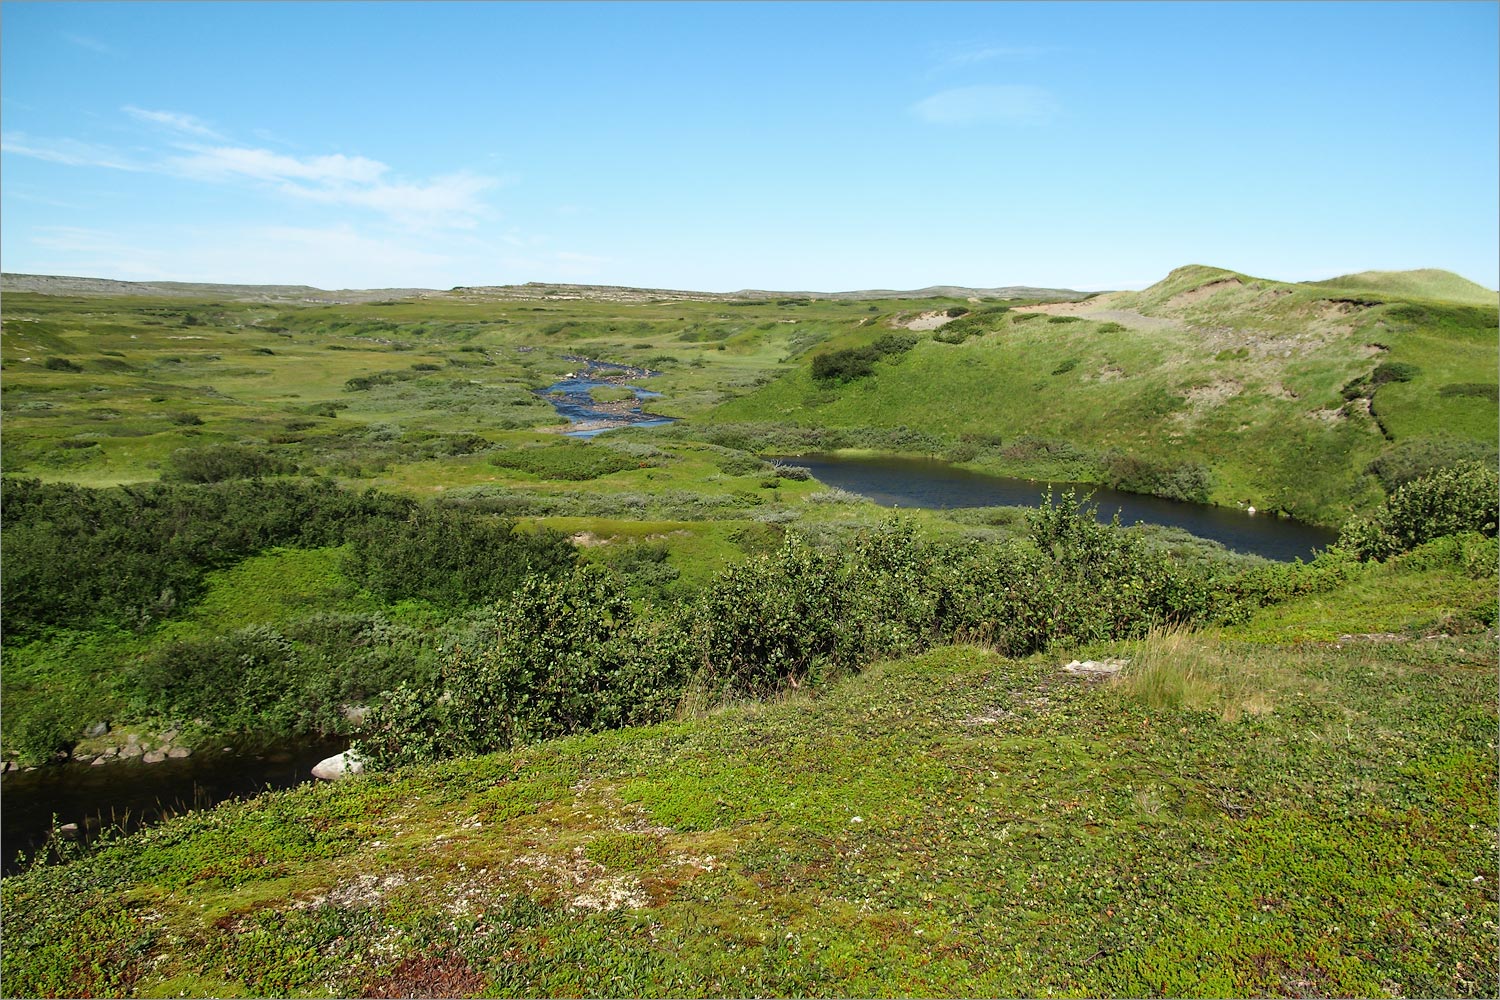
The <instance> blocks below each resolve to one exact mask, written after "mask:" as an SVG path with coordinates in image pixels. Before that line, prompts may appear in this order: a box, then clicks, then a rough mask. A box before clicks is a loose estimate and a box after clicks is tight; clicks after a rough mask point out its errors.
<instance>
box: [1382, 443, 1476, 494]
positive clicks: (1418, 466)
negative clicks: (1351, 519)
mask: <svg viewBox="0 0 1500 1000" xmlns="http://www.w3.org/2000/svg"><path fill="white" fill-rule="evenodd" d="M1496 459H1497V451H1496V447H1495V445H1494V443H1492V442H1490V443H1487V442H1483V441H1475V440H1472V439H1469V438H1455V437H1423V438H1407V439H1404V440H1402V441H1400V442H1397V443H1396V444H1392V445H1389V446H1387V448H1386V449H1385V451H1384V452H1382V453H1381V455H1380V457H1379V458H1377V459H1375V460H1374V461H1373V462H1371V463H1370V464H1369V465H1367V466H1365V471H1366V472H1368V473H1369V474H1370V475H1372V476H1374V477H1375V478H1376V479H1379V480H1380V485H1381V486H1382V487H1384V488H1385V491H1386V493H1394V492H1396V490H1397V489H1399V488H1400V487H1402V486H1405V485H1406V484H1407V483H1409V482H1411V481H1412V480H1414V479H1420V478H1421V477H1423V476H1426V475H1429V474H1431V473H1433V472H1436V471H1438V470H1439V469H1444V468H1447V467H1449V466H1453V465H1458V464H1459V463H1461V462H1469V461H1473V462H1485V463H1488V464H1490V465H1494V464H1495V463H1496Z"/></svg>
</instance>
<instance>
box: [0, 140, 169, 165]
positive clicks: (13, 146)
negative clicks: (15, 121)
mask: <svg viewBox="0 0 1500 1000" xmlns="http://www.w3.org/2000/svg"><path fill="white" fill-rule="evenodd" d="M0 150H4V151H5V152H7V153H15V154H17V155H19V156H29V157H31V158H32V159H36V160H46V161H47V162H48V163H62V164H65V165H67V166H70V167H108V168H110V169H112V170H137V171H139V170H146V169H149V167H148V166H147V165H145V164H142V163H140V162H137V161H136V160H134V159H132V158H131V157H129V156H127V155H126V154H124V153H121V152H120V151H119V150H117V149H113V148H111V147H109V146H101V145H98V144H96V143H92V142H80V141H78V140H77V139H47V138H42V137H39V136H31V135H27V134H26V133H25V132H7V133H5V134H4V135H3V136H0Z"/></svg>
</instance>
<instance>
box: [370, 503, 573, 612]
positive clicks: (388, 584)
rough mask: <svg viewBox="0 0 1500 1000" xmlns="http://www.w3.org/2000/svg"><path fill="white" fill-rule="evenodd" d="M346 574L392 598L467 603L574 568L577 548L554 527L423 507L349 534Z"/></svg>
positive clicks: (450, 604) (375, 520)
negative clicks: (530, 527)
mask: <svg viewBox="0 0 1500 1000" xmlns="http://www.w3.org/2000/svg"><path fill="white" fill-rule="evenodd" d="M348 538H349V542H350V552H349V557H348V559H347V560H346V562H345V566H344V572H345V573H346V574H347V575H348V576H349V578H350V579H351V580H354V581H355V582H357V583H359V584H360V585H361V586H363V587H365V588H367V589H368V590H370V591H371V592H372V593H374V594H376V595H377V596H379V597H380V598H382V599H383V600H386V601H399V600H402V599H404V598H410V597H416V598H421V599H422V600H426V601H431V602H432V603H434V604H439V605H445V606H448V607H460V606H463V605H466V604H475V603H480V602H484V601H493V600H496V599H498V598H500V597H503V596H504V595H506V594H508V593H510V592H511V591H512V590H514V589H515V588H516V586H518V585H519V584H520V583H521V581H522V580H523V579H525V578H526V577H527V576H528V575H530V574H543V575H549V576H550V575H555V574H557V573H560V572H564V571H566V570H567V569H569V568H570V567H572V565H573V563H574V560H575V558H576V550H575V549H574V548H573V546H572V545H571V544H570V543H569V542H568V540H567V538H566V536H564V535H562V534H559V533H558V532H555V531H550V530H540V531H518V530H516V527H515V524H514V523H513V522H512V521H510V520H507V519H504V518H497V517H493V516H489V515H484V514H476V513H473V512H471V511H465V510H453V509H445V508H437V507H416V508H414V509H413V510H411V511H410V513H409V514H408V515H407V516H406V517H404V518H402V519H399V520H398V519H392V518H372V519H370V520H367V521H364V522H362V523H360V524H357V525H354V526H352V527H351V529H350V531H349V532H348Z"/></svg>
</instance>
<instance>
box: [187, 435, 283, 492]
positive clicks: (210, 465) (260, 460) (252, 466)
mask: <svg viewBox="0 0 1500 1000" xmlns="http://www.w3.org/2000/svg"><path fill="white" fill-rule="evenodd" d="M296 471H297V464H296V463H295V462H292V461H289V460H287V459H285V458H282V457H281V456H280V455H277V454H274V453H273V452H271V451H268V450H267V449H265V448H257V447H252V446H249V445H241V444H211V445H203V446H201V447H196V448H179V449H177V450H176V451H174V452H173V453H172V455H171V457H170V458H168V459H167V468H166V470H165V471H163V472H162V476H161V478H162V481H163V482H173V483H221V482H224V481H225V480H229V479H259V478H261V477H262V476H289V475H293V474H295V473H296Z"/></svg>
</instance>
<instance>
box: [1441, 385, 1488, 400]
mask: <svg viewBox="0 0 1500 1000" xmlns="http://www.w3.org/2000/svg"><path fill="white" fill-rule="evenodd" d="M1438 395H1439V396H1444V397H1452V396H1472V397H1474V398H1476V399H1489V400H1495V401H1500V385H1497V384H1496V383H1494V382H1452V383H1449V384H1448V385H1445V386H1443V387H1442V388H1440V389H1438Z"/></svg>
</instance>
